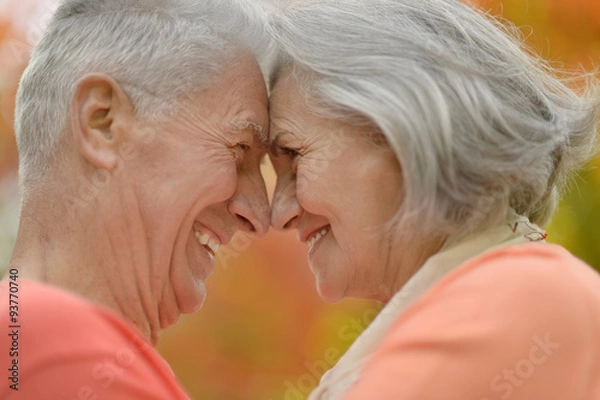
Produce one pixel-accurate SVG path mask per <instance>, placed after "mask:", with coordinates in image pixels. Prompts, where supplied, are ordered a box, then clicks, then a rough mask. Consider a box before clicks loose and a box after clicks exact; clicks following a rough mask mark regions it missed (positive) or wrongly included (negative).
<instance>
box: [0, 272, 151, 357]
mask: <svg viewBox="0 0 600 400" xmlns="http://www.w3.org/2000/svg"><path fill="white" fill-rule="evenodd" d="M0 299H3V300H0V315H1V316H0V320H1V321H5V320H6V319H8V320H7V321H6V323H5V324H3V325H6V326H9V325H12V326H17V327H18V328H19V329H20V331H21V332H22V334H23V339H22V340H23V341H24V342H26V343H27V345H28V347H30V348H35V349H36V353H37V354H39V355H40V356H41V355H42V354H44V353H46V352H49V353H56V352H57V351H59V352H60V351H61V350H65V351H68V352H69V353H71V354H76V353H77V352H79V351H84V350H86V351H88V350H89V349H90V348H91V347H92V348H94V349H96V350H98V351H111V352H112V351H114V349H115V348H118V347H120V346H124V345H126V344H129V343H130V342H131V341H137V342H138V344H139V343H141V342H144V340H143V339H142V338H141V337H140V336H139V334H138V333H137V332H136V331H135V328H133V326H131V325H130V324H129V323H127V322H126V321H124V320H123V319H121V318H120V317H119V316H117V315H116V314H114V313H112V312H111V311H110V310H108V309H105V308H103V307H101V306H99V305H95V304H93V303H91V302H89V301H87V300H85V299H83V298H81V297H78V296H77V295H75V294H72V293H70V292H68V291H66V290H63V289H61V288H58V287H55V286H51V285H47V284H44V283H39V282H34V281H28V280H16V281H13V280H10V278H8V279H4V280H3V281H1V282H0ZM11 300H12V301H11ZM148 346H149V345H148Z"/></svg>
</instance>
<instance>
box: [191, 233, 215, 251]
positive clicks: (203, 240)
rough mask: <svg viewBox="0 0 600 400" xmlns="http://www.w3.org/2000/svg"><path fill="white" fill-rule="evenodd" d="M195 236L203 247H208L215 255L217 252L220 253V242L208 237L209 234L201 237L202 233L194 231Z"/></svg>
mask: <svg viewBox="0 0 600 400" xmlns="http://www.w3.org/2000/svg"><path fill="white" fill-rule="evenodd" d="M194 236H196V239H198V242H199V243H200V244H201V245H202V246H207V247H208V248H209V249H210V251H212V252H213V253H214V254H217V252H218V251H219V242H218V241H216V240H215V239H212V238H211V237H210V236H208V234H207V233H205V234H202V235H201V234H200V232H197V231H194Z"/></svg>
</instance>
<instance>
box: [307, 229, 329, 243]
mask: <svg viewBox="0 0 600 400" xmlns="http://www.w3.org/2000/svg"><path fill="white" fill-rule="evenodd" d="M327 232H329V228H323V229H322V230H321V231H320V232H319V233H317V234H316V235H315V236H313V237H312V238H310V239H308V241H307V243H308V247H313V245H314V244H315V243H317V242H318V241H319V239H321V238H322V237H323V236H325V235H326V234H327Z"/></svg>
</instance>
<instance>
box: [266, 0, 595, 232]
mask: <svg viewBox="0 0 600 400" xmlns="http://www.w3.org/2000/svg"><path fill="white" fill-rule="evenodd" d="M270 30H271V35H272V36H273V38H274V39H275V41H276V42H277V45H278V48H279V51H280V55H279V62H278V66H277V67H276V68H275V71H274V72H273V74H272V77H271V86H273V85H274V84H275V83H276V80H277V79H278V77H279V76H280V74H281V72H282V71H283V70H287V69H288V68H291V70H292V72H293V76H295V77H296V79H297V80H298V82H299V84H300V88H301V90H302V91H303V92H304V94H305V95H306V96H307V99H309V100H310V101H309V104H311V105H312V107H313V109H314V111H315V112H317V113H318V114H320V115H322V116H325V117H331V118H338V119H341V120H344V121H347V122H349V123H352V124H357V123H368V124H371V125H373V126H374V128H376V129H377V130H378V131H379V132H380V133H382V134H383V135H384V136H385V138H386V139H387V142H388V143H389V145H390V146H391V148H392V149H393V150H394V151H395V152H396V154H397V157H398V160H399V162H400V165H401V168H402V175H403V190H402V194H401V195H402V196H403V203H402V206H401V209H400V210H399V214H398V215H399V218H400V221H404V222H408V221H412V224H411V225H412V226H413V227H414V225H415V224H418V225H419V226H420V228H419V229H417V231H410V232H409V233H410V234H411V235H412V234H417V233H418V232H419V231H421V233H423V234H425V235H428V234H432V233H434V232H437V233H444V234H449V235H450V234H451V235H464V234H468V233H472V232H475V231H477V230H479V229H482V228H484V227H485V226H488V225H489V224H494V223H498V222H499V221H501V220H502V219H503V218H505V215H506V213H507V212H508V209H509V207H512V208H513V209H514V210H516V212H517V213H519V214H522V215H526V216H528V217H529V218H530V220H531V221H532V222H535V223H538V224H541V225H544V224H546V223H547V222H548V221H549V218H550V217H551V214H552V213H553V211H554V209H555V206H556V204H557V200H558V197H559V193H560V190H561V189H562V188H563V186H564V184H565V183H566V178H567V177H568V175H569V172H571V171H573V170H574V169H575V168H577V167H580V166H581V165H582V163H584V162H586V161H587V160H588V159H589V157H590V156H591V155H592V154H593V152H594V151H595V150H594V148H595V138H596V133H597V128H598V116H599V110H600V99H599V92H598V86H597V80H596V79H595V78H594V77H593V75H591V74H588V75H584V76H581V77H580V79H575V78H576V77H574V76H573V75H571V76H570V78H569V79H570V82H566V81H565V79H562V80H561V79H559V78H558V77H557V76H558V75H557V72H558V71H555V70H553V69H552V68H551V67H550V66H549V65H548V64H547V63H546V62H544V61H543V60H542V59H540V58H539V57H537V56H535V55H533V53H532V52H531V51H529V50H528V49H527V48H526V47H525V46H524V44H523V38H522V37H521V36H520V35H519V34H518V30H517V29H516V28H515V27H514V26H511V25H510V24H508V23H501V22H499V21H498V20H496V19H494V18H492V17H490V16H489V15H486V14H485V13H483V12H481V11H478V10H477V9H475V8H474V7H471V6H467V5H465V4H462V3H460V2H459V1H457V0H427V1H423V0H378V1H368V0H319V1H309V2H304V3H302V4H293V5H291V6H289V7H287V8H285V9H283V10H280V11H279V12H276V13H274V14H273V15H272V17H271V21H270ZM567 77H568V76H567V75H563V78H567ZM577 82H579V83H580V84H581V86H580V88H581V91H580V93H578V94H577V93H575V92H574V91H573V90H571V89H569V88H568V87H567V83H568V84H575V83H577ZM361 121H362V122H361ZM357 161H358V162H359V160H357ZM348 172H349V173H351V172H350V171H348ZM399 195H400V194H399Z"/></svg>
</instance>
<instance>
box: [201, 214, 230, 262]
mask: <svg viewBox="0 0 600 400" xmlns="http://www.w3.org/2000/svg"><path fill="white" fill-rule="evenodd" d="M192 230H193V231H194V236H195V237H196V240H197V241H198V243H200V245H201V246H204V247H205V248H206V250H207V251H208V252H209V253H210V255H212V256H213V258H214V257H215V256H216V255H217V253H218V252H219V247H220V246H221V245H222V244H227V243H229V241H230V240H231V239H230V238H227V237H225V236H224V235H218V234H217V233H215V231H213V230H212V229H209V228H207V227H206V226H205V225H203V224H201V223H200V222H197V221H196V222H194V226H193V227H192ZM223 238H225V240H224V239H223Z"/></svg>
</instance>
